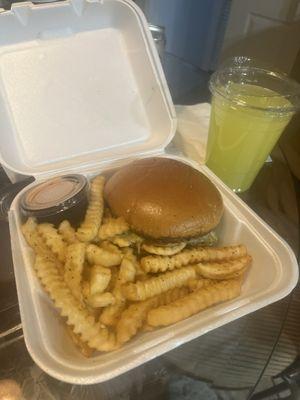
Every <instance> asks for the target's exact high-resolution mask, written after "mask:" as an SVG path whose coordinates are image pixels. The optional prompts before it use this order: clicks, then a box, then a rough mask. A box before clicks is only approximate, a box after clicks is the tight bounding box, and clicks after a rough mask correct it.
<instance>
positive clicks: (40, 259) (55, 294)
mask: <svg viewBox="0 0 300 400" xmlns="http://www.w3.org/2000/svg"><path fill="white" fill-rule="evenodd" d="M34 267H35V270H36V273H37V276H38V278H39V279H40V281H41V283H42V284H43V286H44V287H45V289H46V291H47V292H48V293H49V296H50V298H51V299H52V300H53V302H54V304H55V306H56V307H57V308H59V309H60V314H61V315H62V316H63V317H66V320H67V324H68V325H71V326H73V330H74V332H75V333H76V334H79V335H80V338H81V339H82V340H83V341H85V342H86V343H87V344H88V345H89V346H90V347H92V348H94V349H96V350H99V351H106V349H107V347H108V341H109V340H111V339H110V338H109V332H108V330H107V329H106V328H102V327H101V325H100V324H99V323H97V322H95V318H94V316H92V315H91V314H90V313H89V312H88V310H87V309H86V308H85V307H83V306H82V304H81V303H80V302H79V301H78V300H76V299H75V297H74V296H73V295H72V293H71V291H70V289H69V288H68V287H67V285H66V283H65V282H64V281H63V280H62V279H61V276H60V274H59V272H58V269H57V267H56V262H55V261H54V260H53V258H49V257H47V256H46V255H39V254H38V255H37V256H36V261H35V264H34Z"/></svg>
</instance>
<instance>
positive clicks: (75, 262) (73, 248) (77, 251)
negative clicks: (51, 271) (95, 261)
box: [64, 242, 85, 301]
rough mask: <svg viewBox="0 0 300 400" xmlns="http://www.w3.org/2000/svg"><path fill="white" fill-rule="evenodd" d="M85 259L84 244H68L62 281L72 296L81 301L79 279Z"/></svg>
mask: <svg viewBox="0 0 300 400" xmlns="http://www.w3.org/2000/svg"><path fill="white" fill-rule="evenodd" d="M84 258H85V244H84V243H81V242H77V243H73V244H70V245H69V246H68V247H67V251H66V263H65V269H64V280H65V282H66V284H67V286H68V287H69V289H70V290H71V293H72V294H73V296H74V297H75V298H76V299H77V300H79V301H82V291H81V279H82V271H83V266H84Z"/></svg>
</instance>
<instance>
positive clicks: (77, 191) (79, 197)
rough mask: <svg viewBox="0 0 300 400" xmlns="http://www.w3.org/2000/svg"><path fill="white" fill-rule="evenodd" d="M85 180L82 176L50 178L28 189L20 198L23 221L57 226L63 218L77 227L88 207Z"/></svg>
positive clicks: (87, 187)
mask: <svg viewBox="0 0 300 400" xmlns="http://www.w3.org/2000/svg"><path fill="white" fill-rule="evenodd" d="M88 189H89V184H88V180H87V179H86V177H85V176H83V175H77V174H74V175H64V176H59V177H55V178H52V179H49V180H47V181H45V182H42V183H40V184H38V185H36V186H34V187H32V188H31V189H29V190H28V191H27V192H26V193H24V195H23V196H22V198H21V205H20V208H21V213H22V216H23V218H28V217H35V218H36V219H37V220H38V222H49V223H52V224H54V225H58V224H60V222H62V221H63V220H64V219H67V220H69V221H70V223H71V224H72V225H73V226H74V227H77V226H78V225H79V224H80V222H81V221H82V220H83V218H84V214H85V211H86V208H87V204H88Z"/></svg>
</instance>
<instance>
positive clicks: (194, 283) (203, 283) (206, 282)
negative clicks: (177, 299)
mask: <svg viewBox="0 0 300 400" xmlns="http://www.w3.org/2000/svg"><path fill="white" fill-rule="evenodd" d="M213 283H216V281H215V280H213V279H204V278H200V279H189V280H188V281H187V282H186V284H185V286H186V287H188V288H189V290H190V291H191V292H194V291H195V290H198V289H202V288H204V287H207V286H210V285H212V284H213Z"/></svg>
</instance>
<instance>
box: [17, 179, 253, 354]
mask: <svg viewBox="0 0 300 400" xmlns="http://www.w3.org/2000/svg"><path fill="white" fill-rule="evenodd" d="M104 183H105V180H104V177H103V176H97V177H96V178H94V179H93V180H92V182H91V189H90V197H89V205H88V208H87V211H86V215H85V219H84V221H83V222H82V224H81V225H80V227H79V228H78V229H77V231H76V230H75V229H74V228H73V227H72V225H71V224H70V222H69V221H67V220H65V221H63V222H62V223H61V224H60V225H59V227H58V228H56V227H54V226H53V225H52V224H50V223H42V224H38V223H37V222H36V221H35V220H34V219H33V218H29V219H28V220H27V222H26V223H25V224H24V225H23V227H22V231H23V234H24V236H25V238H26V241H27V243H28V244H29V246H31V247H32V249H33V250H34V252H35V262H34V268H35V271H36V274H37V276H38V278H39V279H40V281H41V283H42V285H43V286H44V288H45V290H46V291H47V292H48V294H49V296H50V297H51V299H52V300H53V302H54V304H55V306H56V307H57V308H58V309H59V311H60V314H61V316H62V317H64V318H65V322H66V324H67V329H68V332H69V334H70V337H71V338H72V340H73V341H74V343H75V344H76V345H77V347H78V348H79V349H80V350H81V352H82V354H84V355H85V356H91V354H92V353H93V351H94V350H98V351H112V350H115V349H118V348H119V347H120V346H122V345H123V344H124V343H126V342H128V341H129V340H130V339H131V338H132V337H133V336H135V335H136V334H137V333H138V332H139V331H149V330H152V329H155V328H157V327H161V326H167V325H170V324H173V323H175V322H178V321H180V320H182V319H185V318H188V317H190V316H191V315H194V314H196V313H198V312H199V311H201V310H203V309H205V308H207V307H209V306H212V305H214V304H217V303H219V302H222V301H226V300H230V299H233V298H235V297H237V296H238V295H239V294H240V290H241V285H242V279H243V276H244V274H245V272H246V270H247V268H248V267H249V266H250V264H251V256H250V255H248V254H247V249H246V247H245V246H243V245H238V246H231V247H223V248H214V247H200V246H199V245H196V246H194V245H193V246H191V245H190V244H189V243H187V242H182V243H176V244H170V245H161V246H157V245H154V244H151V243H147V242H146V241H145V240H144V239H143V238H142V237H140V236H138V235H136V234H135V233H134V232H131V231H130V228H129V226H128V224H127V223H126V221H125V220H124V219H123V218H114V217H113V216H112V215H111V213H110V211H109V209H108V208H105V205H104V200H103V188H104Z"/></svg>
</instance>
